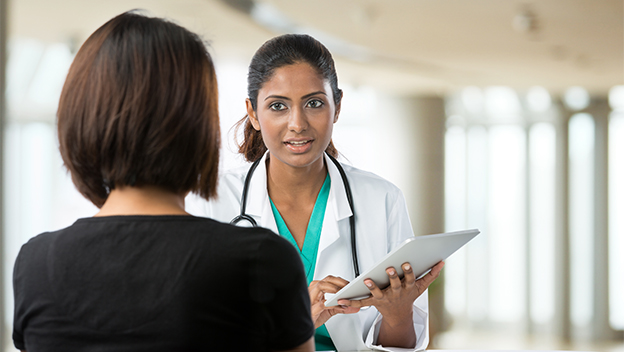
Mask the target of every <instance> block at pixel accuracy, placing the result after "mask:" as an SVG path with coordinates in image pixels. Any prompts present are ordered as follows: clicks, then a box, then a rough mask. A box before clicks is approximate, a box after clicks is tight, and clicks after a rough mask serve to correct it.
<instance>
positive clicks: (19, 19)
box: [9, 0, 624, 95]
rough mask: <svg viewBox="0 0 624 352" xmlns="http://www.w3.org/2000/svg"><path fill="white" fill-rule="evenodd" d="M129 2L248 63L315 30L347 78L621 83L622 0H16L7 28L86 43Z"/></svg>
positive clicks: (600, 90)
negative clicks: (279, 42)
mask: <svg viewBox="0 0 624 352" xmlns="http://www.w3.org/2000/svg"><path fill="white" fill-rule="evenodd" d="M133 8H143V9H147V10H148V11H149V13H151V14H153V15H157V16H166V17H169V18H172V19H174V20H176V21H177V22H179V23H181V24H182V25H184V26H186V27H188V28H190V29H191V30H193V31H196V32H198V33H200V34H201V35H203V36H204V38H206V39H208V40H209V41H210V42H211V44H212V49H211V50H212V52H213V53H214V55H215V56H216V57H217V60H220V62H223V61H235V62H239V63H241V64H247V63H248V61H249V59H250V58H251V56H252V55H253V52H254V51H255V50H256V49H257V48H258V47H259V46H260V45H261V44H262V43H263V42H264V41H265V40H267V39H269V38H271V37H272V36H274V35H276V34H280V33H283V32H306V33H310V34H312V35H313V36H315V37H316V38H318V39H319V40H321V41H322V42H323V43H325V44H326V45H327V46H328V47H329V49H330V50H331V51H332V52H333V53H334V56H335V59H336V62H337V67H338V73H339V79H340V81H341V82H342V83H348V84H351V85H354V86H359V85H372V86H374V87H377V88H379V89H383V90H386V91H390V92H393V93H396V94H439V95H442V94H446V93H448V92H451V91H454V90H457V89H459V88H461V87H465V86H480V87H485V86H494V85H505V86H511V87H513V88H515V89H518V90H526V89H528V88H530V87H532V86H535V85H540V86H543V87H546V88H547V89H548V90H549V91H551V92H552V93H554V94H559V93H561V92H563V91H564V90H566V89H567V88H568V87H571V86H583V87H585V88H586V89H587V90H588V91H589V92H590V93H592V94H593V95H604V94H606V93H607V92H608V90H609V89H610V88H611V87H612V86H615V85H622V84H624V24H623V23H624V2H623V1H622V0H542V1H536V0H533V1H519V0H435V1H434V0H339V1H337V0H315V1H305V0H256V1H254V0H107V1H103V0H55V1H50V0H9V11H10V14H9V21H10V22H9V35H10V36H11V37H21V38H38V39H40V40H43V41H49V42H55V41H64V42H74V43H78V44H79V43H81V42H82V41H83V40H84V39H85V38H86V37H87V36H88V35H89V34H90V33H91V32H93V31H94V30H95V29H96V28H97V27H99V26H100V25H101V24H103V23H104V22H105V21H106V20H108V19H109V18H111V17H113V16H114V15H116V14H118V13H120V12H123V11H126V10H129V9H133Z"/></svg>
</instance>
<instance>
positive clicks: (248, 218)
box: [230, 154, 360, 277]
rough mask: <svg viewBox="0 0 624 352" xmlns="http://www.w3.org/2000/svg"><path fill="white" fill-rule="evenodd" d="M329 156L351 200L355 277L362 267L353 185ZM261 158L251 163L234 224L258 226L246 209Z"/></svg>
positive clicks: (338, 164)
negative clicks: (357, 245) (358, 251)
mask: <svg viewBox="0 0 624 352" xmlns="http://www.w3.org/2000/svg"><path fill="white" fill-rule="evenodd" d="M327 156H328V157H329V159H330V160H331V161H332V162H333V163H334V164H335V165H336V167H337V168H338V172H340V177H341V178H342V182H343V183H344V188H345V192H346V193H347V201H348V202H349V207H350V208H351V216H349V226H350V227H351V256H352V257H353V270H354V271H355V277H358V276H360V268H359V266H358V257H357V248H356V245H355V210H354V208H353V196H352V195H351V186H350V185H349V180H347V174H346V173H345V171H344V169H343V168H342V166H341V165H340V163H339V162H338V160H336V159H335V158H334V157H333V156H331V155H329V154H327ZM260 160H262V158H260V159H258V160H256V161H254V163H253V164H251V167H250V168H249V171H247V176H245V183H244V185H243V194H242V195H241V207H240V214H239V215H238V216H236V217H235V218H234V219H232V221H230V224H232V225H236V224H238V223H240V222H241V221H247V222H249V224H251V226H252V227H258V223H257V222H256V220H254V218H252V217H251V216H249V215H247V213H245V209H246V208H247V191H248V190H249V183H250V182H251V176H252V175H253V173H254V171H256V168H257V167H258V164H260Z"/></svg>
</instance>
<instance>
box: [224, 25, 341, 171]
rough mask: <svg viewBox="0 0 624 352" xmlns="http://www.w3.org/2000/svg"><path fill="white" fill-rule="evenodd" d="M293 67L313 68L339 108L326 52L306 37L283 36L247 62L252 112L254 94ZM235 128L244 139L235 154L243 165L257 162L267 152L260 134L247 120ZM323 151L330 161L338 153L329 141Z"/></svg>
mask: <svg viewBox="0 0 624 352" xmlns="http://www.w3.org/2000/svg"><path fill="white" fill-rule="evenodd" d="M296 63H307V64H309V65H310V66H312V67H313V68H315V69H316V70H317V71H318V73H319V74H320V75H321V76H322V77H323V79H326V80H327V81H328V82H329V85H330V87H331V90H332V95H333V96H334V103H335V104H336V105H338V104H340V101H341V100H342V91H341V90H340V89H339V88H338V76H337V74H336V67H335V65H334V59H333V58H332V55H331V53H330V52H329V50H327V48H326V47H325V46H324V45H323V44H321V43H320V42H319V41H318V40H316V39H314V38H312V37H311V36H309V35H306V34H285V35H281V36H278V37H275V38H273V39H270V40H268V41H267V42H266V43H264V44H263V45H262V46H261V47H260V49H258V51H256V53H255V54H254V56H253V58H252V59H251V63H250V64H249V73H248V76H247V95H248V98H249V100H250V101H251V106H252V107H253V109H254V111H257V108H258V91H259V90H260V89H261V88H262V86H263V85H264V84H265V83H266V82H267V81H269V80H270V79H271V77H272V76H273V73H274V72H275V70H276V69H278V68H280V67H283V66H287V65H293V64H296ZM236 126H237V129H238V128H240V127H243V138H244V139H243V142H242V143H240V145H239V148H238V151H239V153H241V154H243V156H244V157H245V159H246V160H247V161H255V160H258V159H259V158H261V157H262V156H263V155H264V153H265V152H266V150H267V148H266V146H265V144H264V141H263V140H262V134H261V132H260V131H257V130H256V129H254V128H253V126H252V125H251V122H250V121H249V116H245V117H244V118H243V119H242V120H240V121H239V122H238V123H237V124H236ZM325 151H326V152H327V153H329V154H330V155H332V156H334V157H337V156H338V151H337V150H336V148H335V147H334V144H333V142H332V141H331V140H330V142H329V145H328V146H327V149H326V150H325Z"/></svg>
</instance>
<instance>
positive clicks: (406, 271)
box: [401, 263, 416, 289]
mask: <svg viewBox="0 0 624 352" xmlns="http://www.w3.org/2000/svg"><path fill="white" fill-rule="evenodd" d="M401 268H402V269H403V283H404V284H405V287H407V288H409V289H411V288H412V287H414V284H415V283H416V276H415V275H414V270H412V266H411V265H410V264H409V263H403V265H402V266H401Z"/></svg>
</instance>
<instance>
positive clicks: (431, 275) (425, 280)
mask: <svg viewBox="0 0 624 352" xmlns="http://www.w3.org/2000/svg"><path fill="white" fill-rule="evenodd" d="M443 267H444V262H443V261H441V262H439V263H438V264H436V265H434V266H433V268H431V271H429V272H428V273H427V274H426V275H425V276H423V277H422V278H420V279H418V280H416V286H418V290H419V291H420V292H421V293H422V292H425V290H426V289H427V287H429V285H431V284H432V283H433V282H434V281H435V279H437V278H438V276H440V272H441V271H442V268H443Z"/></svg>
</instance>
